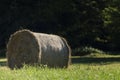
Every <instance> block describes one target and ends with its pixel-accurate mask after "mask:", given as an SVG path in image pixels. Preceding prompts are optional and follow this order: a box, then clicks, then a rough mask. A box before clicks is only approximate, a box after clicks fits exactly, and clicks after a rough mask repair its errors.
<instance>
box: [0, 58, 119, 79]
mask: <svg viewBox="0 0 120 80" xmlns="http://www.w3.org/2000/svg"><path fill="white" fill-rule="evenodd" d="M102 59H104V60H102ZM119 59H120V58H119V57H114V56H113V57H112V56H111V57H108V58H107V57H105V58H104V57H103V58H101V57H100V58H91V57H89V58H88V57H73V64H72V65H71V66H70V67H69V68H68V69H60V68H56V69H55V68H47V67H39V66H37V67H33V66H27V65H25V66H24V67H23V68H22V69H14V70H10V69H9V68H7V67H6V64H5V63H6V59H4V58H2V59H0V65H1V64H2V65H1V66H0V80H120V63H119V62H120V60H119Z"/></svg>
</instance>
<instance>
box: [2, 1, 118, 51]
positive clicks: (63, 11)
mask: <svg viewBox="0 0 120 80" xmlns="http://www.w3.org/2000/svg"><path fill="white" fill-rule="evenodd" d="M119 3H120V1H119V0H110V1H108V0H57V1H56V0H1V1H0V26H1V27H0V47H1V48H5V46H6V44H7V41H8V38H9V37H10V35H11V34H12V33H13V32H15V31H16V30H19V29H30V30H32V31H37V32H45V33H53V34H58V35H60V36H63V37H66V38H67V40H68V42H69V44H70V45H71V47H72V48H73V49H74V48H78V47H82V46H92V47H96V48H100V49H103V50H119V47H120V40H119V39H120V38H119V37H120V36H119V35H120V27H119V25H120V23H119V21H120V6H119Z"/></svg>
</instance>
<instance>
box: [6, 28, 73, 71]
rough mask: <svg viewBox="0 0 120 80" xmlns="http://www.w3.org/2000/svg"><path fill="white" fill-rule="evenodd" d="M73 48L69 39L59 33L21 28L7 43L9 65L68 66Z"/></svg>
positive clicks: (17, 66) (19, 66)
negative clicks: (68, 41)
mask: <svg viewBox="0 0 120 80" xmlns="http://www.w3.org/2000/svg"><path fill="white" fill-rule="evenodd" d="M70 56H71V50H70V47H69V46H68V44H67V41H66V40H65V39H64V38H62V37H60V36H57V35H51V34H44V33H35V32H32V31H30V30H21V31H17V32H15V33H14V34H13V35H11V37H10V39H9V42H8V45H7V59H8V66H9V67H10V68H11V69H13V68H15V67H16V68H21V67H22V66H23V64H30V65H33V64H36V63H37V64H43V65H47V66H49V67H60V68H63V67H68V66H69V64H70Z"/></svg>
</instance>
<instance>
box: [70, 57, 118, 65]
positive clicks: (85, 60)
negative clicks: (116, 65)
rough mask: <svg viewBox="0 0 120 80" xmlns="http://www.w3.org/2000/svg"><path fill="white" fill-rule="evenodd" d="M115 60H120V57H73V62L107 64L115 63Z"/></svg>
mask: <svg viewBox="0 0 120 80" xmlns="http://www.w3.org/2000/svg"><path fill="white" fill-rule="evenodd" d="M113 62H120V57H108V58H92V57H80V58H72V63H73V64H78V63H81V64H91V63H95V64H100V63H103V64H106V63H113Z"/></svg>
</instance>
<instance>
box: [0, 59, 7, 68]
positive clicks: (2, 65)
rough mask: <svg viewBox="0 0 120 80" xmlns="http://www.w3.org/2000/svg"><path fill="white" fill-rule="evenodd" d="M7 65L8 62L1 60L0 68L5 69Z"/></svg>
mask: <svg viewBox="0 0 120 80" xmlns="http://www.w3.org/2000/svg"><path fill="white" fill-rule="evenodd" d="M6 64H7V62H6V61H5V60H2V59H1V58H0V67H4V66H6Z"/></svg>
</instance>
